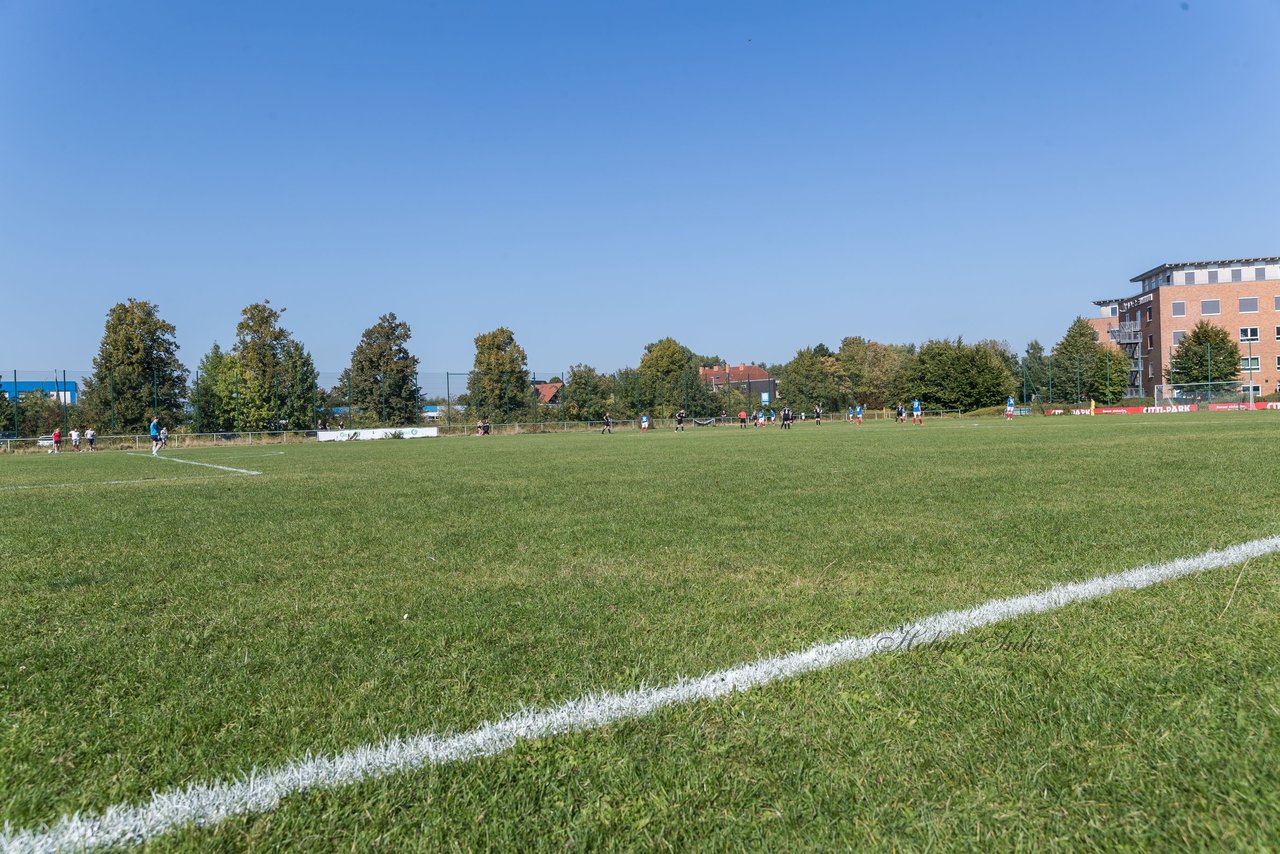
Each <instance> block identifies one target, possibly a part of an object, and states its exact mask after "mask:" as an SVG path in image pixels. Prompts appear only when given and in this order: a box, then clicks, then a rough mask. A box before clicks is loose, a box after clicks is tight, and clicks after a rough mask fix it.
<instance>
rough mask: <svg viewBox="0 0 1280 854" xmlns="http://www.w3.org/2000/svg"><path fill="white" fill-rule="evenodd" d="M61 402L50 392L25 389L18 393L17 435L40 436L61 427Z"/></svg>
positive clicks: (62, 418) (62, 419)
mask: <svg viewBox="0 0 1280 854" xmlns="http://www.w3.org/2000/svg"><path fill="white" fill-rule="evenodd" d="M63 421H64V417H63V411H62V404H60V403H59V402H58V400H57V398H55V397H54V396H53V395H52V394H48V393H46V392H43V391H26V392H23V393H22V394H20V395H18V435H19V436H42V435H45V434H46V433H52V432H53V429H54V428H55V427H61V426H62V422H63Z"/></svg>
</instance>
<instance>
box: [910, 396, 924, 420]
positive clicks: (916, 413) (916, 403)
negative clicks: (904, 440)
mask: <svg viewBox="0 0 1280 854" xmlns="http://www.w3.org/2000/svg"><path fill="white" fill-rule="evenodd" d="M911 423H912V424H916V425H919V426H921V427H923V426H924V416H922V415H921V414H920V398H918V397H917V398H916V399H915V400H913V401H911Z"/></svg>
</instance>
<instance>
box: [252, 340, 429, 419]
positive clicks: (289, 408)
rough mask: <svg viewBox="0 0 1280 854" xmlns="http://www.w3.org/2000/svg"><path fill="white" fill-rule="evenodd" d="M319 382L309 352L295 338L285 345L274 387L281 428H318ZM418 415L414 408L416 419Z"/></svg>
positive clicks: (277, 414) (318, 375)
mask: <svg viewBox="0 0 1280 854" xmlns="http://www.w3.org/2000/svg"><path fill="white" fill-rule="evenodd" d="M319 380H320V372H319V371H317V370H316V365H315V362H314V361H313V360H312V358H311V354H310V353H308V352H307V348H305V347H303V346H302V344H301V343H300V342H298V341H297V340H295V339H293V338H292V337H291V338H289V339H288V340H287V341H285V342H284V346H283V347H282V348H281V352H280V373H279V374H278V376H277V379H276V384H275V385H276V388H275V395H276V401H277V405H276V417H277V420H278V422H279V423H280V426H281V427H283V428H284V429H286V430H312V429H314V428H315V426H316V419H317V418H318V416H319V412H318V410H319V407H320V385H319ZM415 387H416V386H415ZM416 412H417V410H416V408H415V416H414V417H415V418H416V417H417V415H416ZM407 423H410V424H413V423H416V422H413V421H410V422H407Z"/></svg>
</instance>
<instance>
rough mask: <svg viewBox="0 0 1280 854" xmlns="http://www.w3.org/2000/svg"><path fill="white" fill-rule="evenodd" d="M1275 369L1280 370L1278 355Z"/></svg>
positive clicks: (1279, 357)
mask: <svg viewBox="0 0 1280 854" xmlns="http://www.w3.org/2000/svg"><path fill="white" fill-rule="evenodd" d="M1276 370H1277V371H1280V356H1276Z"/></svg>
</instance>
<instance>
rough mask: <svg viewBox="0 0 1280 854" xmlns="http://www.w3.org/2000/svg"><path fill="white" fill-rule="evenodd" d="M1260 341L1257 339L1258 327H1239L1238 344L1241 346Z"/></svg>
mask: <svg viewBox="0 0 1280 854" xmlns="http://www.w3.org/2000/svg"><path fill="white" fill-rule="evenodd" d="M1261 340H1262V339H1261V338H1259V337H1258V327H1256V326H1241V327H1240V343H1241V344H1248V343H1249V342H1250V341H1261Z"/></svg>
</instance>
